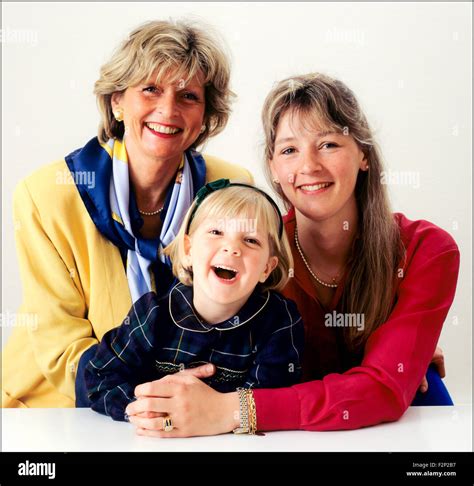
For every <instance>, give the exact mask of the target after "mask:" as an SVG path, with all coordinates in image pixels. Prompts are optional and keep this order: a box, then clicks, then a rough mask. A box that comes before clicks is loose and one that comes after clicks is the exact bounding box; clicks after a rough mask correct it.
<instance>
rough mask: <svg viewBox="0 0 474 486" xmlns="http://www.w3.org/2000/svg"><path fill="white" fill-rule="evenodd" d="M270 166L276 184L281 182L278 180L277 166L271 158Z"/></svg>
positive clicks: (268, 162)
mask: <svg viewBox="0 0 474 486" xmlns="http://www.w3.org/2000/svg"><path fill="white" fill-rule="evenodd" d="M267 164H268V166H269V167H270V172H271V174H272V180H273V183H274V184H280V181H279V180H278V174H277V173H276V171H275V167H274V165H273V160H272V159H270V160H268V161H267Z"/></svg>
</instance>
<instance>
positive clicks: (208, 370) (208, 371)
mask: <svg viewBox="0 0 474 486" xmlns="http://www.w3.org/2000/svg"><path fill="white" fill-rule="evenodd" d="M215 372H216V367H215V366H214V365H213V364H211V363H207V364H205V365H202V366H198V367H197V368H188V369H185V370H182V371H179V374H180V375H181V376H182V375H189V376H195V377H196V378H200V379H201V380H202V379H203V378H208V377H209V376H212V375H213V374H214V373H215Z"/></svg>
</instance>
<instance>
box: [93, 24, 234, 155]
mask: <svg viewBox="0 0 474 486" xmlns="http://www.w3.org/2000/svg"><path fill="white" fill-rule="evenodd" d="M210 30H211V29H210V27H208V26H205V27H204V26H198V25H195V24H194V23H191V22H190V21H185V20H179V21H169V22H168V21H152V22H147V23H145V24H143V25H141V26H139V27H138V28H136V29H135V30H134V31H133V32H132V33H131V34H130V35H129V37H128V38H127V39H126V40H125V41H124V42H123V43H122V44H121V45H120V46H119V47H118V49H117V50H116V51H115V52H114V54H113V55H112V58H111V59H110V60H109V61H108V62H107V63H105V64H104V65H103V66H102V67H101V70H100V78H99V79H98V80H97V81H96V83H95V85H94V94H95V95H96V96H97V104H98V107H99V111H100V114H101V118H102V121H101V123H100V126H99V134H98V138H99V141H100V142H101V143H105V142H107V140H109V139H110V138H119V139H121V138H122V137H123V134H124V124H123V122H118V121H117V120H116V119H115V117H114V115H113V113H112V106H111V99H112V95H113V94H114V93H122V92H123V91H125V90H126V89H127V88H129V87H130V86H136V85H138V84H140V83H142V82H144V81H146V80H149V79H150V78H151V77H152V76H156V81H157V82H159V81H160V80H162V79H164V77H165V76H168V75H170V72H171V73H172V75H171V77H170V78H169V81H170V82H178V80H183V81H184V82H188V81H189V80H190V79H192V78H193V77H194V76H195V75H197V74H201V75H202V76H203V82H204V85H205V113H204V126H205V129H204V130H203V132H202V133H200V134H199V136H198V138H197V139H196V140H195V141H194V143H193V144H192V147H197V146H199V145H201V144H203V143H204V142H205V141H206V140H207V139H208V138H210V137H213V136H214V135H217V134H218V133H220V132H221V131H222V130H223V129H224V127H225V126H226V124H227V121H228V119H229V115H230V112H231V109H230V105H231V102H232V100H233V98H234V97H235V94H234V93H233V92H232V91H231V90H230V87H229V82H230V63H229V61H228V57H229V56H228V55H227V54H226V53H225V52H224V50H223V48H222V45H223V41H222V40H221V39H219V38H218V36H217V34H215V33H213V34H212V35H211V34H210V33H209V32H210Z"/></svg>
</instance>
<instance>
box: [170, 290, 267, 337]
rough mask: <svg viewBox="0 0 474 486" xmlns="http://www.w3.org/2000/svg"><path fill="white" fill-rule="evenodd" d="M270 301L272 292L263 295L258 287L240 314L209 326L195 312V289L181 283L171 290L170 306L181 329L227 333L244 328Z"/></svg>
mask: <svg viewBox="0 0 474 486" xmlns="http://www.w3.org/2000/svg"><path fill="white" fill-rule="evenodd" d="M269 299H270V292H268V291H267V292H263V293H262V292H261V291H259V289H258V286H257V288H256V289H255V290H254V291H253V292H252V294H251V295H250V297H249V298H248V300H247V302H246V303H245V304H244V305H243V307H242V308H241V309H240V311H239V313H238V314H236V315H235V316H234V317H231V318H230V319H227V320H226V321H223V322H219V323H218V324H208V323H207V322H205V321H203V320H202V319H201V318H200V317H199V316H198V315H197V314H196V311H195V310H194V307H193V305H192V302H193V288H192V287H190V286H187V285H184V284H182V283H181V282H180V283H178V284H176V285H175V286H174V287H173V288H172V289H171V291H170V293H169V297H168V302H169V304H168V305H169V312H170V316H171V319H172V320H173V322H174V323H175V324H176V325H177V326H178V327H180V328H181V329H185V330H186V331H194V332H210V331H212V330H213V329H217V330H218V331H227V330H229V329H235V328H237V327H240V326H243V325H244V324H246V323H247V322H249V321H251V320H252V319H253V318H255V317H256V316H257V315H258V314H260V312H262V310H263V309H264V308H265V306H266V305H267V304H268V301H269Z"/></svg>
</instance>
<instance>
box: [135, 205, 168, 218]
mask: <svg viewBox="0 0 474 486" xmlns="http://www.w3.org/2000/svg"><path fill="white" fill-rule="evenodd" d="M163 208H164V206H162V207H161V208H160V209H157V210H156V211H152V212H151V213H148V212H147V211H140V209H139V210H138V212H139V213H140V214H141V215H142V216H155V215H157V214H160V213H161V211H163Z"/></svg>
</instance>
